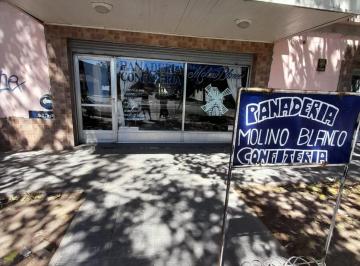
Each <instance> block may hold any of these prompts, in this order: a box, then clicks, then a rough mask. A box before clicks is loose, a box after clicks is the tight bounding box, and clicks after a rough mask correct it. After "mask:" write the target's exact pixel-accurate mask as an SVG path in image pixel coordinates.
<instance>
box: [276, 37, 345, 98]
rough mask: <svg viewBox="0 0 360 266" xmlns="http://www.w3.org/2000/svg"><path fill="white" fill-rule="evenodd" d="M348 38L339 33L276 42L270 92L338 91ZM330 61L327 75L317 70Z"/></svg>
mask: <svg viewBox="0 0 360 266" xmlns="http://www.w3.org/2000/svg"><path fill="white" fill-rule="evenodd" d="M345 49H346V38H344V36H342V35H341V34H336V33H316V32H314V33H309V34H307V35H301V36H294V37H292V38H289V39H283V40H280V41H277V42H276V43H275V45H274V54H273V61H272V65H271V74H270V79H269V87H270V88H278V89H280V88H281V89H289V90H320V91H336V90H337V87H338V81H339V73H340V69H341V62H342V60H343V58H344V52H345ZM319 58H325V59H327V64H326V69H325V71H324V72H319V71H317V70H316V68H317V63H318V59H319Z"/></svg>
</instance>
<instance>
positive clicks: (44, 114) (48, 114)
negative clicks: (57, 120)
mask: <svg viewBox="0 0 360 266" xmlns="http://www.w3.org/2000/svg"><path fill="white" fill-rule="evenodd" d="M54 117H55V116H54V112H53V111H29V118H39V119H54Z"/></svg>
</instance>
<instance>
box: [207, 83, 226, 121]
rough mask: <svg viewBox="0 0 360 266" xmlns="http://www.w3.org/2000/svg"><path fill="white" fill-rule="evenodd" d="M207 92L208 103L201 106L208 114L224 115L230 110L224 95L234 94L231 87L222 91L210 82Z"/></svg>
mask: <svg viewBox="0 0 360 266" xmlns="http://www.w3.org/2000/svg"><path fill="white" fill-rule="evenodd" d="M205 93H206V94H205V101H206V104H205V105H203V106H201V109H202V110H203V111H204V112H205V113H207V115H208V116H223V115H224V114H225V113H226V112H227V111H228V110H229V109H227V108H226V106H225V105H224V97H225V96H227V95H230V94H232V92H231V90H230V89H229V88H226V89H225V90H224V91H222V92H220V91H219V89H218V88H217V87H213V86H211V84H209V85H207V86H206V87H205Z"/></svg>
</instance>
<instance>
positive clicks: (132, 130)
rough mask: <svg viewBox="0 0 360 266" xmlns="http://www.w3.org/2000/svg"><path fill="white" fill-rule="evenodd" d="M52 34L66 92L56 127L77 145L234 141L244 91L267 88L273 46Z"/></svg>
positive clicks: (55, 70) (54, 73) (56, 93)
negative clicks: (237, 104)
mask: <svg viewBox="0 0 360 266" xmlns="http://www.w3.org/2000/svg"><path fill="white" fill-rule="evenodd" d="M45 36H46V42H47V49H48V55H49V57H50V58H49V62H50V63H51V65H50V82H51V87H52V88H61V90H53V105H54V116H55V119H54V120H55V121H54V122H56V123H57V124H58V125H60V127H65V126H66V127H65V128H66V129H67V136H68V137H69V139H68V140H66V142H67V143H68V144H70V145H73V144H72V139H73V143H74V145H76V144H79V143H93V142H205V143H206V142H229V141H230V139H231V132H232V125H233V119H234V112H235V99H236V94H237V91H238V89H239V88H240V87H247V86H257V87H264V86H266V84H267V82H268V79H269V73H270V65H271V55H272V48H273V45H272V44H268V43H256V42H240V41H228V40H215V39H205V38H191V37H178V36H168V35H159V34H145V33H133V32H121V31H111V30H99V29H89V28H77V27H64V26H50V25H49V26H46V27H45ZM57 106H60V108H59V107H57ZM57 110H61V112H60V113H57ZM59 117H63V119H61V120H58V119H59Z"/></svg>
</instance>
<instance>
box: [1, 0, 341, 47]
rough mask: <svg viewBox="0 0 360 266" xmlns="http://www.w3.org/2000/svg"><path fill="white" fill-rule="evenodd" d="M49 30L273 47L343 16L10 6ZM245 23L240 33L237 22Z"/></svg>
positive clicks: (81, 3) (206, 0) (304, 11)
mask: <svg viewBox="0 0 360 266" xmlns="http://www.w3.org/2000/svg"><path fill="white" fill-rule="evenodd" d="M8 2H10V3H12V4H13V5H16V6H18V7H19V8H21V9H23V10H25V11H26V12H27V13H29V14H31V15H32V16H34V17H36V18H38V19H39V20H41V21H43V22H45V23H48V24H64V25H75V26H87V27H97V28H108V29H120V30H128V31H140V32H152V33H163V34H173V35H182V36H196V37H210V38H220V39H232V40H251V41H260V42H273V41H274V40H277V39H281V38H284V37H287V36H290V35H293V34H296V33H299V32H302V31H305V30H310V29H312V28H314V27H318V26H319V25H324V24H327V23H330V22H333V21H336V20H339V19H341V18H344V17H346V16H348V14H344V13H338V12H330V11H320V10H316V9H309V8H301V7H292V6H288V5H280V4H272V3H264V2H257V1H244V0H99V2H107V3H110V4H112V5H113V8H112V10H111V11H110V12H109V13H107V14H99V13H97V12H96V11H95V10H94V9H93V7H92V5H91V3H92V2H97V0H94V1H90V0H76V1H74V0H51V1H49V0H27V1H22V0H9V1H8ZM237 19H239V20H249V21H250V22H251V24H250V26H249V27H248V28H246V29H242V28H240V27H238V26H237V24H236V20H237Z"/></svg>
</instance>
